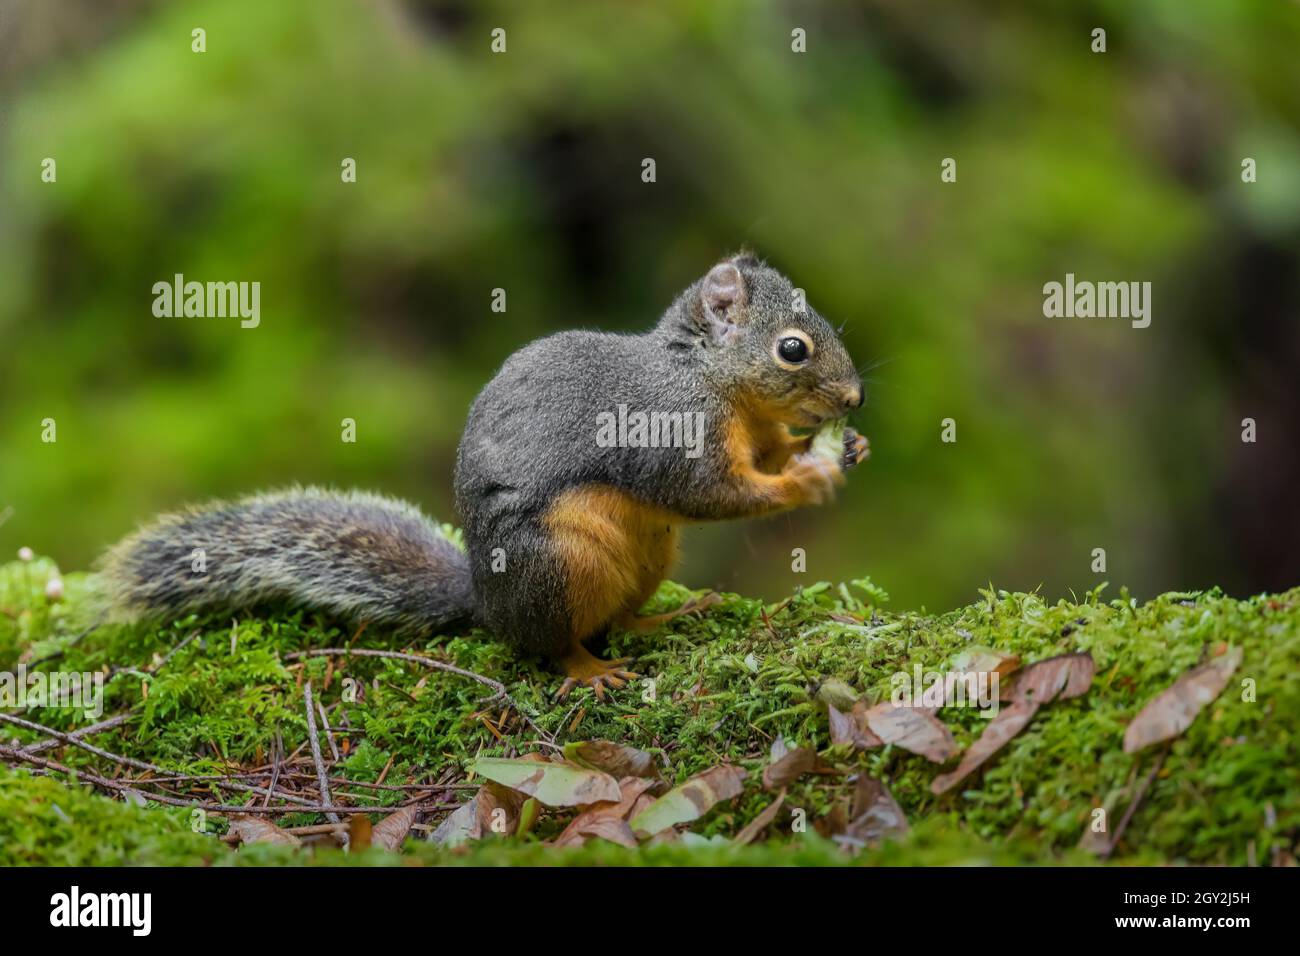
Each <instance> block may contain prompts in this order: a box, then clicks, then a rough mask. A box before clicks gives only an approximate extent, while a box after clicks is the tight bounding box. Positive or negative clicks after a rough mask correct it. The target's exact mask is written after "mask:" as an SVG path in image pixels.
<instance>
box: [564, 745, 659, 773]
mask: <svg viewBox="0 0 1300 956" xmlns="http://www.w3.org/2000/svg"><path fill="white" fill-rule="evenodd" d="M564 756H565V758H566V759H568V760H572V761H573V762H574V763H577V764H581V765H583V766H584V767H591V768H592V769H594V770H601V771H604V772H605V773H607V774H609V775H610V776H612V777H614V778H615V779H618V778H619V777H657V776H659V770H658V768H657V767H655V760H654V757H652V756H651V755H650V754H648V753H646V752H645V751H644V750H637V749H636V748H635V747H627V746H624V745H623V744H616V743H613V742H612V741H609V740H583V741H578V742H575V743H570V744H565V746H564Z"/></svg>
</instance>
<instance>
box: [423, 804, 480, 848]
mask: <svg viewBox="0 0 1300 956" xmlns="http://www.w3.org/2000/svg"><path fill="white" fill-rule="evenodd" d="M481 836H483V830H482V827H480V825H479V819H478V797H477V796H474V797H471V798H470V799H469V801H468V802H466V803H462V804H461V805H460V806H459V807H457V808H456V809H455V810H454V811H452V812H451V813H450V814H448V815H447V818H446V819H445V820H443V821H442V823H440V824H438V829H436V830H434V831H433V835H432V836H431V837H429V839H430V840H431V841H432V842H434V843H438V844H441V845H443V846H458V845H460V844H461V843H464V842H465V841H466V840H477V839H479V838H480V837H481Z"/></svg>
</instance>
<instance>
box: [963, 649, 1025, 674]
mask: <svg viewBox="0 0 1300 956" xmlns="http://www.w3.org/2000/svg"><path fill="white" fill-rule="evenodd" d="M948 667H949V668H950V669H951V670H953V671H955V672H957V673H958V674H981V673H983V674H997V675H998V676H1000V677H1006V676H1008V675H1010V674H1012V673H1014V672H1015V671H1016V670H1017V669H1019V667H1020V656H1019V655H1018V654H1007V653H1005V652H1003V651H995V650H994V649H993V648H991V647H984V646H983V645H981V644H972V645H970V646H969V647H967V648H966V649H965V650H964V651H962V652H961V653H960V654H958V655H957V656H956V657H954V658H953V659H952V661H951V662H950V663H949V665H948Z"/></svg>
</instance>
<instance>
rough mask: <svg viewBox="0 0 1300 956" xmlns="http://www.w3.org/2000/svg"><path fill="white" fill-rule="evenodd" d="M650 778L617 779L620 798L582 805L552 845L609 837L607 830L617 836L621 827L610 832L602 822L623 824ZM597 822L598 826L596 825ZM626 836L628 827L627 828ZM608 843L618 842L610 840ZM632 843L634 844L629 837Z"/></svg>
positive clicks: (648, 786) (573, 843)
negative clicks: (587, 838) (587, 805)
mask: <svg viewBox="0 0 1300 956" xmlns="http://www.w3.org/2000/svg"><path fill="white" fill-rule="evenodd" d="M654 783H655V782H654V781H653V780H647V779H646V778H644V777H624V778H623V779H622V780H620V781H619V782H618V787H619V791H620V793H621V797H620V798H619V800H618V801H617V802H602V803H595V804H592V805H591V806H590V807H587V808H585V809H584V810H583V811H582V813H580V814H578V816H577V817H575V818H574V819H573V820H572V821H571V822H570V823H569V825H568V826H567V827H565V828H564V831H563V832H562V833H561V834H560V835H559V836H558V837H556V838H555V840H554V842H553V844H552V845H554V846H581V845H582V844H583V843H584V842H585V837H588V836H598V837H601V838H602V839H609V837H608V836H607V835H606V834H607V833H609V832H613V833H616V834H618V835H620V836H621V834H622V830H621V829H619V828H617V827H616V828H614V829H613V830H612V831H611V830H610V829H609V828H607V827H605V826H604V823H603V821H606V820H615V821H618V822H619V823H623V824H624V826H626V822H625V821H626V819H627V817H628V815H629V814H630V813H632V811H633V808H634V807H635V806H637V804H638V803H639V802H640V799H641V796H642V795H643V794H644V793H645V792H646V791H647V790H648V789H650V788H651V787H652V786H654ZM598 824H599V825H598ZM627 832H628V835H631V832H632V831H631V830H630V829H628V831H627ZM612 842H615V843H617V842H619V840H614V841H612ZM632 845H634V846H635V845H636V841H635V839H633V843H632Z"/></svg>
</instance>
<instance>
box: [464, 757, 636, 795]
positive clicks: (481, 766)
mask: <svg viewBox="0 0 1300 956" xmlns="http://www.w3.org/2000/svg"><path fill="white" fill-rule="evenodd" d="M470 770H471V771H472V772H474V773H476V774H478V775H480V776H482V777H486V778H487V779H489V780H494V781H496V782H497V783H499V784H502V785H504V786H507V787H509V788H510V789H512V790H517V791H519V792H520V793H522V794H525V795H527V796H530V797H536V798H537V800H538V802H540V803H544V804H546V805H547V806H548V807H581V806H585V805H586V804H589V803H598V802H600V801H602V800H610V801H617V800H618V798H619V790H618V781H617V780H615V779H614V778H613V777H611V776H610V775H609V774H607V773H602V772H601V771H599V770H588V769H587V768H586V767H579V766H578V765H577V764H572V763H568V762H567V761H561V762H555V761H552V762H547V763H542V762H539V761H536V760H523V759H519V760H512V759H508V758H505V757H479V758H478V759H477V760H475V761H474V763H473V764H471V765H470Z"/></svg>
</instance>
